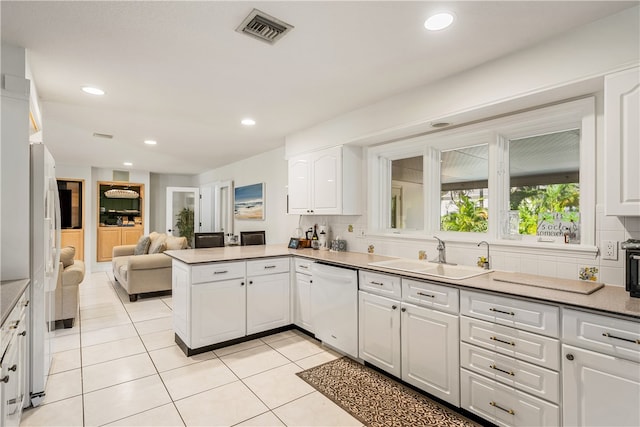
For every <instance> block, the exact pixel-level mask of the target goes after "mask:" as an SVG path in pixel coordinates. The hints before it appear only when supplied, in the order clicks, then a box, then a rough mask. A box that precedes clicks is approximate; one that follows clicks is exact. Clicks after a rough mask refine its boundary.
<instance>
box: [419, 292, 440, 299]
mask: <svg viewBox="0 0 640 427" xmlns="http://www.w3.org/2000/svg"><path fill="white" fill-rule="evenodd" d="M418 295H420V296H421V297H429V298H435V297H436V296H435V295H431V294H423V293H422V292H418Z"/></svg>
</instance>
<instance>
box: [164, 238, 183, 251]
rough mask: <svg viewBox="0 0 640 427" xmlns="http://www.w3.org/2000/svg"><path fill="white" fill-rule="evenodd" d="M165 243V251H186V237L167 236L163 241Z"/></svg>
mask: <svg viewBox="0 0 640 427" xmlns="http://www.w3.org/2000/svg"><path fill="white" fill-rule="evenodd" d="M165 243H166V244H167V250H168V251H171V250H178V249H187V238H186V237H175V236H167V238H166V239H165Z"/></svg>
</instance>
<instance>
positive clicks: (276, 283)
mask: <svg viewBox="0 0 640 427" xmlns="http://www.w3.org/2000/svg"><path fill="white" fill-rule="evenodd" d="M289 289H290V285H289V258H288V257H279V258H264V259H259V260H250V261H234V262H213V263H207V264H195V265H188V264H185V263H183V262H180V261H177V260H173V263H172V291H173V301H174V304H173V328H174V331H175V333H176V335H177V336H178V337H179V338H180V339H181V340H182V342H183V343H184V344H185V345H186V347H187V349H188V350H185V351H186V352H189V351H190V350H197V349H200V348H203V347H207V346H211V345H214V344H218V343H221V342H224V341H229V340H232V339H236V338H242V337H244V336H246V335H248V334H254V333H258V332H263V331H267V330H270V329H275V328H278V327H281V326H287V325H289V324H290V323H291V314H290V303H291V300H290V292H289Z"/></svg>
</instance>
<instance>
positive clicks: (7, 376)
mask: <svg viewBox="0 0 640 427" xmlns="http://www.w3.org/2000/svg"><path fill="white" fill-rule="evenodd" d="M8 382H9V375H5V376H4V377H2V378H0V383H8Z"/></svg>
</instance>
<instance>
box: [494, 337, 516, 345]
mask: <svg viewBox="0 0 640 427" xmlns="http://www.w3.org/2000/svg"><path fill="white" fill-rule="evenodd" d="M489 339H490V340H493V341H498V342H501V343H503V344H509V345H510V346H513V347H515V346H516V343H514V342H513V341H505V340H501V339H500V338H498V337H489Z"/></svg>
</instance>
